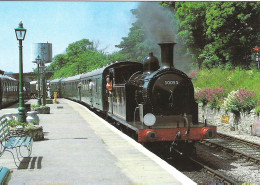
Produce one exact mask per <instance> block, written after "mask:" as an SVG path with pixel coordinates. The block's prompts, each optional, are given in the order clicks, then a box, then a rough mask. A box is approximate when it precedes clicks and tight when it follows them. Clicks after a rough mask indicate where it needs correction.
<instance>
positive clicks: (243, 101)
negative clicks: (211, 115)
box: [223, 89, 256, 114]
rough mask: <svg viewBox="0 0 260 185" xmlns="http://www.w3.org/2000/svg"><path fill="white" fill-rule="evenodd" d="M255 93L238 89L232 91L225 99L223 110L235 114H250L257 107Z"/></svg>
mask: <svg viewBox="0 0 260 185" xmlns="http://www.w3.org/2000/svg"><path fill="white" fill-rule="evenodd" d="M254 97H255V92H254V91H247V90H244V89H238V90H236V91H232V92H230V93H229V94H228V96H227V97H226V98H225V100H224V103H223V108H224V109H225V110H227V111H231V112H233V113H235V114H238V113H239V112H244V113H250V111H251V110H252V109H253V108H255V107H256V100H255V99H254Z"/></svg>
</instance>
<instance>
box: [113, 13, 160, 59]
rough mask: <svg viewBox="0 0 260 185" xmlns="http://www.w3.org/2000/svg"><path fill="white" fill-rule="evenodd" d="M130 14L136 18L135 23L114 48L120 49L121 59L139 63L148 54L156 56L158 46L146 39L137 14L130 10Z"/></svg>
mask: <svg viewBox="0 0 260 185" xmlns="http://www.w3.org/2000/svg"><path fill="white" fill-rule="evenodd" d="M131 12H132V14H133V15H135V16H136V22H134V23H133V24H132V27H131V28H130V31H129V34H128V36H127V37H123V38H122V41H121V42H120V44H119V45H116V47H118V48H120V49H121V50H120V52H119V53H121V54H122V55H124V57H123V58H128V60H130V61H137V62H141V61H142V60H143V59H144V58H145V57H146V56H148V54H149V52H151V51H153V52H155V55H157V54H158V46H157V45H156V43H154V42H151V41H150V40H149V39H146V35H145V31H144V28H143V26H142V23H141V21H140V20H139V12H138V10H136V9H134V10H131Z"/></svg>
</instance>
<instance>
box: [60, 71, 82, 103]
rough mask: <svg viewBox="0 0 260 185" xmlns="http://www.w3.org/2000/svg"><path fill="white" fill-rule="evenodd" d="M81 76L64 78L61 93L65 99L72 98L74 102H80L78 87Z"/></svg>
mask: <svg viewBox="0 0 260 185" xmlns="http://www.w3.org/2000/svg"><path fill="white" fill-rule="evenodd" d="M79 80H80V75H76V76H72V77H68V78H64V79H62V80H61V92H62V95H63V97H66V98H70V99H73V100H80V97H79V91H78V85H79V82H80V81H79Z"/></svg>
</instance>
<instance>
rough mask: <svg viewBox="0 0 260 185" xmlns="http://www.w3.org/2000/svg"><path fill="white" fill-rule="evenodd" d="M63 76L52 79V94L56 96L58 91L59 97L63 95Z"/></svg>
mask: <svg viewBox="0 0 260 185" xmlns="http://www.w3.org/2000/svg"><path fill="white" fill-rule="evenodd" d="M62 79H63V78H59V79H54V80H51V81H50V83H49V84H50V91H51V96H54V92H57V97H58V98H60V97H62V94H61V81H62Z"/></svg>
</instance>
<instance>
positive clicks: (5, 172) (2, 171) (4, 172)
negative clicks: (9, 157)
mask: <svg viewBox="0 0 260 185" xmlns="http://www.w3.org/2000/svg"><path fill="white" fill-rule="evenodd" d="M9 174H10V170H9V169H8V168H6V167H2V166H0V184H1V185H3V184H8V180H9Z"/></svg>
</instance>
